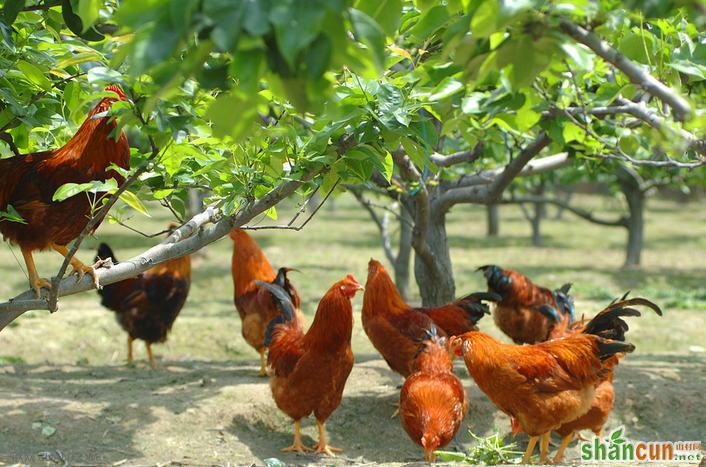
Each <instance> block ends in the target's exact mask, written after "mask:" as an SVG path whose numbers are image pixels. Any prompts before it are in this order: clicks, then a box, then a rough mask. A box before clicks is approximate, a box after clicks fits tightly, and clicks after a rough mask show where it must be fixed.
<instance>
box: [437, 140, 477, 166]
mask: <svg viewBox="0 0 706 467" xmlns="http://www.w3.org/2000/svg"><path fill="white" fill-rule="evenodd" d="M482 155H483V143H480V142H479V143H478V144H476V147H474V148H473V149H468V150H466V151H461V152H457V153H454V154H449V155H447V156H444V155H442V154H439V153H436V152H435V153H434V154H431V155H430V156H429V162H431V163H432V164H434V165H436V166H437V167H451V166H452V165H456V164H460V163H462V162H467V163H469V164H471V163H473V162H475V161H477V160H478V159H479V158H480V156H482Z"/></svg>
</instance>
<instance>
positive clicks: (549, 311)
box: [532, 305, 561, 323]
mask: <svg viewBox="0 0 706 467" xmlns="http://www.w3.org/2000/svg"><path fill="white" fill-rule="evenodd" d="M532 308H533V309H535V310H537V311H539V312H540V313H542V316H544V317H545V318H547V319H548V320H549V321H551V322H553V323H560V322H561V316H559V312H558V311H557V310H556V309H555V308H554V307H552V306H549V305H540V306H533V307H532Z"/></svg>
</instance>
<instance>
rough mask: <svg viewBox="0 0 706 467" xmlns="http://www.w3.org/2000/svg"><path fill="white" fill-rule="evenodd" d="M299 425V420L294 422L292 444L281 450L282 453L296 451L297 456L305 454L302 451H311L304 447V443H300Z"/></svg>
mask: <svg viewBox="0 0 706 467" xmlns="http://www.w3.org/2000/svg"><path fill="white" fill-rule="evenodd" d="M300 425H301V420H295V421H294V443H293V444H292V445H291V446H289V447H288V448H283V449H282V452H288V451H297V452H298V453H299V454H306V453H305V452H304V451H313V449H311V448H309V447H306V446H304V443H302V437H301V433H300V432H299V426H300Z"/></svg>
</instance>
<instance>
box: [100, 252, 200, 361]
mask: <svg viewBox="0 0 706 467" xmlns="http://www.w3.org/2000/svg"><path fill="white" fill-rule="evenodd" d="M108 258H112V260H113V261H117V260H116V259H115V255H114V254H113V251H112V250H111V249H110V247H109V246H108V245H106V244H105V243H101V244H100V246H99V247H98V255H97V256H96V261H99V260H107V259H108ZM190 283H191V257H190V255H185V256H182V257H180V258H175V259H171V260H168V261H164V262H162V263H159V264H157V265H156V266H154V267H153V268H151V269H149V270H148V271H145V272H144V273H142V274H140V275H138V276H137V277H133V278H130V279H125V280H123V281H120V282H116V283H114V284H109V285H105V286H103V288H102V289H99V290H98V294H99V295H100V297H101V304H102V305H103V306H104V307H106V308H108V309H110V310H113V311H114V312H115V318H116V319H117V320H118V323H120V326H122V328H123V329H124V330H125V331H126V332H127V361H128V363H131V362H132V342H133V341H134V340H135V339H142V340H144V341H145V344H146V346H147V354H148V355H149V359H150V364H151V365H152V366H153V367H156V366H157V364H156V362H155V359H154V355H153V354H152V347H151V346H152V344H154V343H156V342H164V341H165V340H166V339H167V333H168V332H169V331H170V330H171V328H172V325H173V324H174V320H176V318H177V316H178V315H179V312H180V311H181V309H182V307H183V306H184V303H185V302H186V297H187V295H188V294H189V286H190Z"/></svg>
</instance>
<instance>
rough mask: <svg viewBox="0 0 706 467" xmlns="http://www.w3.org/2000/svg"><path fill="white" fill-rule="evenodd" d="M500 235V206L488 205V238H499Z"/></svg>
mask: <svg viewBox="0 0 706 467" xmlns="http://www.w3.org/2000/svg"><path fill="white" fill-rule="evenodd" d="M499 234H500V205H499V204H489V205H488V237H497V236H498V235H499Z"/></svg>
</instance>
